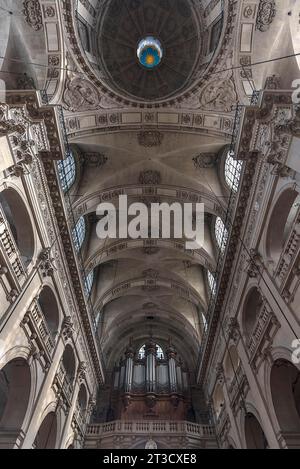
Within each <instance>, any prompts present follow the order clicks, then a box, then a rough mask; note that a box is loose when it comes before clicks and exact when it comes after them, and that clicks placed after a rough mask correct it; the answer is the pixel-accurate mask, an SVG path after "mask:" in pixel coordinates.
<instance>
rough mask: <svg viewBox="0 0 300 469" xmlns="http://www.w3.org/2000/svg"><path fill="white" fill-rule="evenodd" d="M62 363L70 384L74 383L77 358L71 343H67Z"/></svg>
mask: <svg viewBox="0 0 300 469" xmlns="http://www.w3.org/2000/svg"><path fill="white" fill-rule="evenodd" d="M62 365H63V368H64V371H65V377H66V379H67V381H68V382H69V384H72V383H73V381H74V378H75V370H76V359H75V355H74V351H73V349H72V347H71V345H69V344H68V345H67V346H66V348H65V351H64V354H63V358H62Z"/></svg>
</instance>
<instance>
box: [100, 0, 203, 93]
mask: <svg viewBox="0 0 300 469" xmlns="http://www.w3.org/2000/svg"><path fill="white" fill-rule="evenodd" d="M197 15H198V12H196V11H195V9H194V7H193V6H192V3H191V2H189V1H186V0H185V1H184V0H172V1H170V0H143V1H141V0H121V1H120V0H111V1H110V2H108V4H107V7H106V9H105V10H104V11H102V14H101V20H99V24H98V56H99V61H100V64H101V65H100V69H101V71H102V72H103V73H104V79H105V81H106V83H107V84H108V85H109V86H110V87H111V88H112V89H113V90H114V91H115V92H117V93H121V94H122V95H123V96H124V95H125V96H126V97H128V98H131V99H132V98H135V99H138V100H144V101H149V100H161V99H164V98H168V97H171V96H173V95H174V94H177V93H178V92H181V91H183V90H184V89H185V88H186V87H187V85H188V84H189V80H190V78H191V76H192V75H193V72H194V71H195V69H196V67H197V65H198V64H199V60H200V59H201V53H202V35H201V28H200V24H201V19H199V17H198V16H197Z"/></svg>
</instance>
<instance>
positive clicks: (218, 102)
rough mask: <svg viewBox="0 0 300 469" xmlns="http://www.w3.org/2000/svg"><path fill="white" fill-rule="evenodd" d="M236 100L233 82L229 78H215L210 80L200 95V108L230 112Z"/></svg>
mask: <svg viewBox="0 0 300 469" xmlns="http://www.w3.org/2000/svg"><path fill="white" fill-rule="evenodd" d="M236 102H237V95H236V91H235V88H234V84H233V82H232V81H231V80H230V79H225V80H220V78H216V79H214V80H212V81H210V82H209V83H208V84H207V85H206V86H205V87H204V89H203V91H202V93H201V96H200V104H201V107H202V109H205V110H213V111H219V112H230V111H232V108H233V106H235V104H236Z"/></svg>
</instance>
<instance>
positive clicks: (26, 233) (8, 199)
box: [0, 188, 34, 267]
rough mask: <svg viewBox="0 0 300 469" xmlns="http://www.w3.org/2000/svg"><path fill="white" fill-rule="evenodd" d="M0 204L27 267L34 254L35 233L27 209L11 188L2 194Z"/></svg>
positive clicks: (0, 194)
mask: <svg viewBox="0 0 300 469" xmlns="http://www.w3.org/2000/svg"><path fill="white" fill-rule="evenodd" d="M0 204H1V207H2V210H3V212H4V215H5V218H6V220H7V222H8V224H9V227H10V230H11V233H12V235H13V237H14V240H15V242H16V245H17V247H18V249H19V251H20V255H21V258H22V260H23V263H24V265H25V266H26V267H27V266H28V265H29V264H30V262H31V261H32V258H33V254H34V233H33V229H32V224H31V220H30V216H29V214H28V211H27V208H26V206H25V204H24V202H23V200H22V198H21V196H20V195H19V194H18V192H17V191H15V190H14V189H11V188H8V189H5V190H4V191H2V192H0Z"/></svg>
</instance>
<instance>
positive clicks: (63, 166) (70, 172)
mask: <svg viewBox="0 0 300 469" xmlns="http://www.w3.org/2000/svg"><path fill="white" fill-rule="evenodd" d="M57 169H58V175H59V179H60V182H61V187H62V190H63V191H64V192H68V190H69V189H70V188H71V187H72V185H73V184H74V182H75V179H76V163H75V158H74V156H73V153H72V152H71V151H70V153H69V154H68V156H67V157H66V158H65V159H64V160H61V161H59V162H58V163H57Z"/></svg>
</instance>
